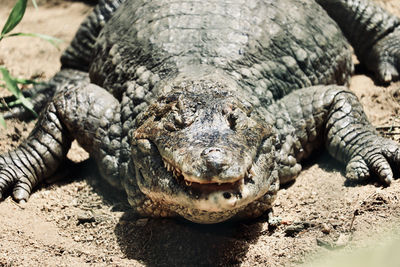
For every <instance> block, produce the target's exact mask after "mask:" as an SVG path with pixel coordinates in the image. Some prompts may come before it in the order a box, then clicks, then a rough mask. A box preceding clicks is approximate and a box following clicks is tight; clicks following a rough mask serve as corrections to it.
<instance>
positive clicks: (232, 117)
mask: <svg viewBox="0 0 400 267" xmlns="http://www.w3.org/2000/svg"><path fill="white" fill-rule="evenodd" d="M237 119H238V117H237V114H234V113H230V114H229V115H228V117H227V120H228V124H229V128H231V130H232V131H236V124H237V123H236V122H237Z"/></svg>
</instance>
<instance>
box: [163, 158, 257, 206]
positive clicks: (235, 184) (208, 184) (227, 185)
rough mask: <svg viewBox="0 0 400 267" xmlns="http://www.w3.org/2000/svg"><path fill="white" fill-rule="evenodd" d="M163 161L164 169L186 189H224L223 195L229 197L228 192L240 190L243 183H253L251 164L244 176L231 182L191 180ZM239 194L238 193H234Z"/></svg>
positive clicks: (207, 190)
mask: <svg viewBox="0 0 400 267" xmlns="http://www.w3.org/2000/svg"><path fill="white" fill-rule="evenodd" d="M162 159H163V162H164V167H165V169H166V170H167V171H168V172H170V173H171V174H172V176H173V177H174V178H175V180H176V181H177V183H178V184H179V185H181V186H182V187H184V188H186V189H190V190H193V191H201V192H202V193H212V192H216V191H225V193H224V197H225V198H230V193H229V192H240V191H242V190H241V189H242V188H243V186H244V185H246V184H249V183H251V184H254V181H253V176H254V172H253V170H252V166H250V167H249V168H248V169H247V171H246V172H245V174H244V176H242V177H238V178H237V179H233V180H234V181H232V182H223V183H220V182H213V181H206V180H205V181H204V182H198V181H196V182H195V181H192V180H191V179H190V178H188V177H187V176H185V174H184V173H183V172H182V171H181V170H180V169H179V168H178V167H176V166H174V165H173V164H171V163H170V162H169V161H167V160H166V159H165V158H162ZM236 194H238V195H240V193H236Z"/></svg>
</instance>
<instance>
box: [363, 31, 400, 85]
mask: <svg viewBox="0 0 400 267" xmlns="http://www.w3.org/2000/svg"><path fill="white" fill-rule="evenodd" d="M366 65H367V67H368V68H369V69H370V70H371V71H373V72H374V73H375V75H376V76H377V79H378V81H380V82H383V83H389V82H391V81H395V80H398V79H399V78H400V76H399V73H400V26H399V27H397V28H396V29H395V30H394V31H393V32H391V33H390V34H388V35H387V36H386V37H384V38H382V39H381V40H379V41H378V42H377V43H376V44H375V45H374V46H373V47H372V49H371V51H370V52H369V55H368V57H367V62H366Z"/></svg>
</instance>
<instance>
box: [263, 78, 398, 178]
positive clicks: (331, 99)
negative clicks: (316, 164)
mask: <svg viewBox="0 0 400 267" xmlns="http://www.w3.org/2000/svg"><path fill="white" fill-rule="evenodd" d="M277 110H280V115H279V117H278V119H277V120H276V128H277V130H278V133H279V136H280V140H281V143H282V145H281V150H280V151H281V153H280V157H279V158H280V164H281V165H282V168H281V169H282V170H283V171H281V174H280V175H281V182H287V181H290V180H291V179H293V178H294V177H295V176H296V175H297V174H298V172H299V168H298V166H297V165H296V163H297V162H300V161H301V160H303V159H305V158H307V157H308V155H310V154H311V152H312V151H314V150H316V149H318V148H320V147H321V146H325V147H326V148H327V150H328V151H329V153H330V154H331V155H332V156H333V157H334V158H336V159H337V160H339V161H341V162H343V163H345V164H347V168H346V176H347V177H348V178H353V179H354V178H356V179H364V178H367V177H369V176H370V175H371V174H375V175H377V176H378V177H379V178H380V180H381V181H382V182H384V183H385V184H390V182H391V181H392V180H393V172H392V168H391V165H390V164H392V166H393V167H395V168H398V167H399V164H400V146H399V145H398V144H397V143H396V142H394V141H392V140H389V139H385V138H383V137H381V136H379V135H378V133H377V132H376V131H375V129H374V127H373V126H372V125H371V124H370V123H369V122H368V119H367V118H366V115H365V113H364V111H363V109H362V106H361V104H360V103H359V102H358V99H357V97H356V96H355V95H354V94H353V93H352V92H350V91H348V90H347V89H346V88H345V87H341V86H335V85H332V86H315V87H310V88H305V89H302V90H298V91H295V92H293V93H291V94H290V95H288V96H286V97H284V98H283V99H282V100H280V101H278V102H277V103H276V105H275V106H273V107H270V111H271V112H276V111H277ZM282 125H285V126H284V127H282ZM286 125H288V126H286ZM296 166H297V167H296Z"/></svg>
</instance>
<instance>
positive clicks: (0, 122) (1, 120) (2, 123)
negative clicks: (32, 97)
mask: <svg viewBox="0 0 400 267" xmlns="http://www.w3.org/2000/svg"><path fill="white" fill-rule="evenodd" d="M0 125H1V126H3V128H4V129H7V124H6V121H5V120H4V118H3V116H2V115H0Z"/></svg>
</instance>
